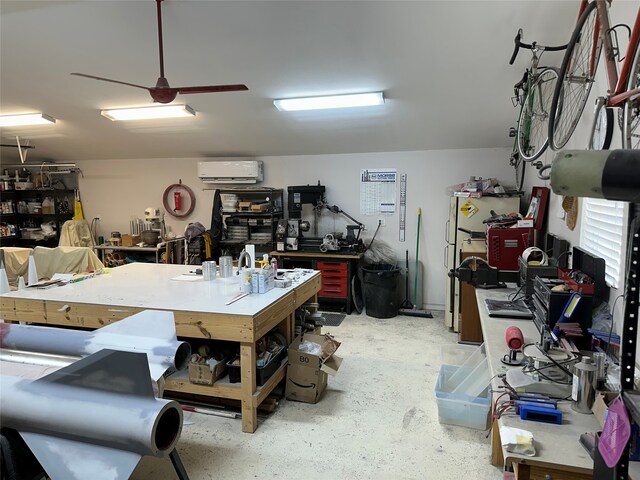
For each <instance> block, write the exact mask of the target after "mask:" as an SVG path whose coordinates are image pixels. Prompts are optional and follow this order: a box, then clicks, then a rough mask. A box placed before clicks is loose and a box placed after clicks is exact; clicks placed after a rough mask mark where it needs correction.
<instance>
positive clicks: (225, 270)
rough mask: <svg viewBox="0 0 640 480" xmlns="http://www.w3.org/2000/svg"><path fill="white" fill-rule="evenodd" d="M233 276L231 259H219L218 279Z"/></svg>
mask: <svg viewBox="0 0 640 480" xmlns="http://www.w3.org/2000/svg"><path fill="white" fill-rule="evenodd" d="M232 275H233V258H232V257H220V277H221V278H229V277H231V276H232Z"/></svg>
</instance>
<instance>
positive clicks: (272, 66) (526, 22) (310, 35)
mask: <svg viewBox="0 0 640 480" xmlns="http://www.w3.org/2000/svg"><path fill="white" fill-rule="evenodd" d="M577 5H578V1H577V0H571V1H569V0H567V1H553V2H552V1H543V0H537V1H535V0H531V1H451V0H450V1H409V2H402V1H375V2H374V1H353V2H347V1H326V2H319V1H281V2H275V1H255V2H250V1H227V2H218V1H193V0H166V1H165V2H164V3H163V24H164V25H163V28H164V48H165V72H166V77H167V78H168V80H169V83H170V84H171V85H172V86H191V85H210V84H214V85H215V84H227V83H245V84H246V85H247V86H248V87H249V89H250V90H249V91H248V92H234V93H214V94H196V95H184V96H180V95H179V96H178V98H177V99H176V100H175V101H174V102H176V103H187V104H189V105H190V106H191V107H193V108H194V109H195V110H196V111H197V112H198V113H197V116H196V118H195V119H180V120H171V121H161V122H153V123H149V122H135V123H120V122H111V121H109V120H107V119H105V118H103V117H101V116H100V113H99V111H100V110H101V109H104V108H107V107H119V106H140V105H149V104H150V101H151V100H150V98H149V96H148V94H147V92H145V91H144V90H141V89H136V88H131V87H127V86H123V85H117V84H111V83H105V82H99V81H95V80H89V79H84V78H79V77H74V76H71V75H69V73H71V72H83V73H88V74H93V75H97V76H104V77H109V78H114V79H118V80H123V81H126V82H131V83H135V84H142V85H147V86H152V85H154V84H155V82H156V79H157V77H158V70H159V67H158V53H157V32H156V19H155V1H154V0H136V1H115V0H108V1H107V0H101V1H61V0H60V1H55V0H47V1H40V2H35V1H27V0H2V1H0V108H1V112H2V113H3V114H10V113H27V112H32V111H42V112H45V113H47V114H49V115H52V116H53V117H55V118H57V119H58V122H57V123H56V125H54V126H44V127H29V128H26V127H22V128H19V129H18V128H17V129H7V128H5V129H3V131H2V132H1V134H2V143H15V135H20V137H21V140H27V139H28V140H30V142H31V144H32V145H34V146H35V147H36V148H35V149H34V150H33V151H31V152H30V153H29V156H30V157H31V158H32V159H38V160H44V159H54V160H58V161H76V160H85V159H88V160H92V159H110V158H129V159H132V158H168V157H199V156H226V155H293V154H323V153H354V152H379V151H401V150H433V149H448V148H482V147H497V146H507V145H510V143H511V140H510V139H509V138H508V136H507V132H508V128H509V126H511V125H512V124H513V122H514V120H515V117H516V114H517V112H516V110H515V109H514V108H513V107H512V105H511V100H510V97H511V95H512V87H513V84H514V83H515V82H516V81H517V80H519V77H520V76H521V75H522V71H523V69H524V66H525V63H526V60H528V55H527V54H526V52H523V53H524V55H523V54H521V56H520V57H519V58H518V60H517V62H516V65H514V66H511V67H510V66H509V65H508V60H509V57H510V55H511V51H512V48H513V37H514V36H515V33H516V31H517V29H518V28H519V27H522V28H524V31H525V40H538V41H540V42H542V43H564V42H566V41H567V39H568V36H569V25H571V23H572V22H574V21H575V16H576V12H577ZM560 57H561V54H560V55H559V54H555V53H547V54H545V57H544V60H547V62H548V63H559V62H560V60H561V58H560ZM374 90H383V91H384V93H385V96H386V98H387V103H386V105H384V106H383V107H369V108H364V109H357V110H334V111H324V112H311V113H310V112H306V113H301V112H298V113H285V112H279V111H277V110H276V109H275V108H274V107H273V99H274V98H283V97H292V96H306V95H309V96H311V95H320V94H330V93H343V92H360V91H374ZM1 153H2V161H3V162H8V161H11V162H14V161H15V160H16V159H17V158H18V157H17V152H16V150H15V149H10V148H2V149H1Z"/></svg>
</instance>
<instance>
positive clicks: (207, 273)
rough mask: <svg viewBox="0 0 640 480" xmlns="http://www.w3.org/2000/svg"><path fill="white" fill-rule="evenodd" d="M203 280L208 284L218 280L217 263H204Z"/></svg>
mask: <svg viewBox="0 0 640 480" xmlns="http://www.w3.org/2000/svg"><path fill="white" fill-rule="evenodd" d="M202 278H203V280H204V281H206V282H208V281H211V280H215V279H216V262H202Z"/></svg>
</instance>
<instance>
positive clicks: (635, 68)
mask: <svg viewBox="0 0 640 480" xmlns="http://www.w3.org/2000/svg"><path fill="white" fill-rule="evenodd" d="M612 1H613V0H595V1H593V2H591V3H589V2H588V1H587V0H582V2H581V3H580V10H579V12H578V22H577V24H576V27H575V29H574V31H573V34H572V35H571V39H570V40H569V43H568V46H567V51H566V53H565V56H564V59H563V61H562V66H561V67H560V80H561V81H559V82H558V83H557V85H556V88H555V91H554V94H553V102H552V105H551V118H550V120H549V144H550V146H551V148H552V149H553V150H559V149H561V148H563V147H564V146H565V145H566V144H567V142H568V141H569V139H570V138H571V135H572V134H573V132H574V131H575V129H576V126H577V125H578V121H579V120H580V117H581V116H582V112H583V111H584V107H585V104H586V102H587V98H588V97H589V92H590V91H591V86H592V85H593V83H594V81H595V75H596V72H597V69H598V63H599V59H600V53H601V51H602V49H603V48H604V52H605V65H606V69H607V79H608V94H607V96H605V97H601V98H599V99H598V101H597V102H596V115H595V118H594V121H593V122H592V125H591V132H590V135H589V148H608V147H609V143H610V141H611V135H612V131H613V117H614V116H613V112H612V110H611V109H612V108H620V109H622V111H621V116H619V118H620V120H621V130H622V147H623V148H625V149H638V148H640V129H639V128H638V127H639V126H640V48H638V42H639V41H640V8H639V9H638V13H637V15H636V19H635V23H634V25H633V28H632V29H631V28H629V27H628V26H627V25H623V24H620V25H614V26H613V27H611V26H610V21H609V11H608V9H609V4H610V3H611V2H612ZM621 28H624V29H627V30H628V32H629V45H628V47H627V51H626V53H625V54H624V55H622V54H621V51H620V48H619V45H618V37H617V32H616V30H618V29H621ZM617 62H623V64H622V68H621V70H620V72H618V66H617Z"/></svg>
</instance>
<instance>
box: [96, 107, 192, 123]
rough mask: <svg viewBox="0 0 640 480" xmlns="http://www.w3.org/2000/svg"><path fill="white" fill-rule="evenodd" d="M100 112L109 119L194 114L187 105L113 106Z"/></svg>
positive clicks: (152, 117) (171, 116)
mask: <svg viewBox="0 0 640 480" xmlns="http://www.w3.org/2000/svg"><path fill="white" fill-rule="evenodd" d="M100 114H101V115H102V116H103V117H107V118H108V119H109V120H114V121H115V120H123V121H126V120H156V119H159V118H179V117H191V116H195V115H196V112H195V110H194V109H193V108H191V107H190V106H189V105H159V106H157V107H140V108H115V109H112V110H102V111H101V112H100Z"/></svg>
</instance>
